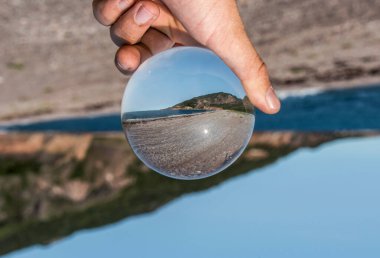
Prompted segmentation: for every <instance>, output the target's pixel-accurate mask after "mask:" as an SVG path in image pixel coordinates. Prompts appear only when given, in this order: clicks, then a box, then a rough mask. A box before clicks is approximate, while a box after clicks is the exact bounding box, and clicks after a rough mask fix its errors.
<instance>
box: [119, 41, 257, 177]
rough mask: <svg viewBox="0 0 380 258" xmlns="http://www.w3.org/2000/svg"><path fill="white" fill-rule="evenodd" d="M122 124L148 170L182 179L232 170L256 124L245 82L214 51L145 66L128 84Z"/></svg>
mask: <svg viewBox="0 0 380 258" xmlns="http://www.w3.org/2000/svg"><path fill="white" fill-rule="evenodd" d="M121 119H122V121H121V122H122V126H123V130H124V133H125V135H126V138H127V140H128V142H129V144H130V146H131V148H132V150H133V151H134V152H135V154H136V155H137V156H138V157H139V158H140V159H141V160H142V161H143V162H144V163H145V165H147V166H148V167H149V168H151V169H153V170H154V171H156V172H158V173H160V174H163V175H165V176H169V177H172V178H176V179H200V178H205V177H208V176H211V175H214V174H216V173H218V172H221V171H222V170H224V169H225V168H227V167H228V166H229V165H231V164H232V163H233V162H234V161H235V160H236V159H237V158H238V157H239V156H240V155H241V153H242V152H243V150H244V149H245V147H246V146H247V144H248V142H249V140H250V138H251V135H252V132H253V127H254V123H255V116H254V108H253V106H252V105H251V103H250V102H249V100H248V98H247V96H246V94H245V92H244V89H243V87H242V85H241V82H240V80H239V79H238V78H237V77H236V75H235V74H234V73H233V72H232V71H231V69H230V68H229V67H228V66H227V65H226V64H225V63H224V62H223V61H222V60H221V59H220V58H219V57H218V56H217V55H215V54H214V53H213V52H212V51H210V50H207V49H204V48H197V47H177V48H173V49H170V50H167V51H165V52H162V53H160V54H157V55H155V56H153V57H152V58H150V59H148V60H147V61H146V62H144V63H143V64H142V65H141V66H140V67H139V68H138V69H137V71H136V72H135V73H134V74H133V76H132V77H131V78H130V80H129V82H128V84H127V87H126V89H125V92H124V96H123V100H122V111H121Z"/></svg>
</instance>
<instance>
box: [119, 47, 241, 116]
mask: <svg viewBox="0 0 380 258" xmlns="http://www.w3.org/2000/svg"><path fill="white" fill-rule="evenodd" d="M215 92H226V93H230V94H233V95H235V96H237V97H240V98H243V97H244V96H245V93H244V90H243V88H242V86H241V83H240V81H239V79H238V78H237V77H236V76H235V74H234V73H233V72H232V71H231V70H230V69H229V68H228V67H227V66H226V65H225V64H224V63H223V61H222V60H221V59H220V58H219V57H217V56H216V55H215V54H213V53H212V52H211V51H209V50H206V49H199V48H197V49H196V48H189V47H181V48H175V49H172V50H170V51H167V52H164V53H161V54H159V55H157V56H155V57H153V58H151V59H149V60H148V61H146V62H145V63H144V64H142V65H141V66H140V68H139V69H138V71H137V72H136V73H135V74H134V75H133V76H132V78H131V79H130V81H129V83H128V85H127V90H126V92H125V94H124V98H125V99H124V100H123V103H122V111H123V112H131V111H144V110H157V109H162V108H167V107H170V106H173V105H175V104H178V103H180V102H182V101H184V100H188V99H191V98H193V97H198V96H201V95H205V94H210V93H215Z"/></svg>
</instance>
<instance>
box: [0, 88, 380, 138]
mask: <svg viewBox="0 0 380 258" xmlns="http://www.w3.org/2000/svg"><path fill="white" fill-rule="evenodd" d="M370 87H380V81H376V82H372V83H368V84H350V83H348V84H346V85H345V86H343V84H342V83H340V84H335V85H333V86H330V87H327V86H315V87H294V88H290V89H289V88H288V89H282V88H281V87H280V88H279V89H278V90H277V94H278V96H279V98H280V99H281V100H284V99H286V98H288V97H304V96H310V95H318V94H320V93H323V92H326V91H330V90H332V91H335V90H339V91H340V90H342V91H344V90H351V89H361V88H363V89H365V88H370ZM116 114H120V107H119V106H113V107H108V108H104V109H102V110H96V111H88V110H80V111H74V112H62V113H60V112H56V113H54V112H53V113H50V114H42V115H35V116H33V115H32V116H28V117H23V118H15V119H9V120H1V119H0V127H8V126H12V125H27V124H32V123H39V122H47V121H54V120H65V119H73V118H85V117H87V118H96V117H99V116H111V115H112V116H113V115H116ZM120 116H121V115H120ZM0 132H1V129H0Z"/></svg>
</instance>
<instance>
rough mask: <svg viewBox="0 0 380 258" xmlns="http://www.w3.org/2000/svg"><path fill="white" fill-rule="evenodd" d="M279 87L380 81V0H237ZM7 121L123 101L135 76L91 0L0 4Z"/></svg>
mask: <svg viewBox="0 0 380 258" xmlns="http://www.w3.org/2000/svg"><path fill="white" fill-rule="evenodd" d="M238 4H239V8H240V10H241V13H242V17H243V20H244V22H245V25H246V29H247V31H248V33H249V35H250V37H251V39H252V40H253V42H254V43H255V46H256V48H257V50H258V52H259V53H260V54H261V56H262V57H263V59H264V60H265V62H266V64H267V65H268V69H269V71H270V75H271V79H272V82H273V84H274V87H275V88H277V89H278V90H279V91H280V92H281V94H280V95H286V91H288V90H289V89H291V90H293V91H298V90H299V89H302V90H303V89H318V90H321V89H325V88H330V87H339V88H346V87H348V86H361V85H366V84H372V83H379V82H380V47H379V46H380V29H379V28H380V2H379V1H375V0H364V1H360V2H358V1H354V0H349V1H347V0H338V1H328V2H325V3H324V4H321V3H320V1H317V0H306V1H305V0H302V1H301V0H296V1H285V0H281V1H274V0H268V1H248V0H239V1H238ZM0 7H1V8H0V21H1V22H0V35H1V40H0V56H1V62H0V88H1V94H0V122H6V121H8V122H10V121H20V120H21V119H26V120H29V121H30V120H35V119H41V118H47V117H48V118H55V117H68V116H77V115H87V114H97V113H109V112H119V111H120V101H121V98H122V94H123V91H124V87H125V85H126V83H127V81H128V78H129V77H128V76H124V75H122V74H120V73H119V72H118V71H117V69H116V68H115V66H114V63H113V61H114V54H115V51H116V49H117V48H116V47H115V46H114V45H113V43H112V42H111V40H110V39H109V32H108V28H106V27H103V26H101V25H99V24H98V23H97V22H96V21H95V19H94V18H93V14H92V10H91V3H90V2H87V1H74V0H69V1H58V0H50V1H9V2H6V3H5V2H4V3H2V4H0Z"/></svg>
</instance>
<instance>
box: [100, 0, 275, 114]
mask: <svg viewBox="0 0 380 258" xmlns="http://www.w3.org/2000/svg"><path fill="white" fill-rule="evenodd" d="M93 10H94V15H95V18H96V19H97V20H98V21H99V22H100V23H101V24H103V25H106V26H110V33H111V39H112V40H113V42H114V43H115V44H116V45H118V46H119V49H118V51H117V52H116V57H115V64H116V66H117V68H118V69H119V70H120V71H121V72H123V73H126V74H128V73H132V72H134V71H135V70H136V69H137V68H138V66H139V65H140V64H141V63H142V62H144V61H145V60H146V59H148V58H149V57H150V56H152V55H155V54H157V53H159V52H162V51H164V50H167V49H169V48H172V47H175V46H177V45H185V46H204V47H207V48H209V49H211V50H212V51H214V52H215V53H216V54H217V55H218V56H219V57H220V58H222V60H223V61H224V62H225V63H226V64H227V65H228V66H229V67H230V68H231V69H232V70H233V71H234V73H235V74H236V75H237V76H238V77H239V79H240V80H241V82H242V85H243V87H244V89H245V91H246V93H247V96H248V98H249V99H250V101H251V102H252V103H253V104H254V105H255V106H256V107H257V108H259V109H260V110H262V111H263V112H265V113H267V114H275V113H277V112H278V111H279V110H280V108H281V104H280V101H279V99H278V98H277V96H276V94H275V91H274V90H273V87H272V85H271V83H270V80H269V75H268V70H267V67H266V65H265V64H264V62H263V61H262V59H261V58H260V56H259V54H258V53H257V51H256V50H255V48H254V46H253V44H252V43H251V41H250V40H249V38H248V36H247V33H246V31H245V29H244V25H243V22H242V20H241V17H240V15H239V10H238V8H237V5H236V0H144V1H141V0H94V1H93Z"/></svg>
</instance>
